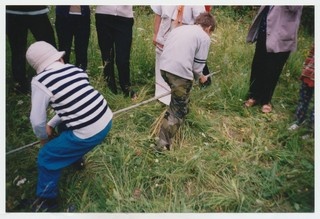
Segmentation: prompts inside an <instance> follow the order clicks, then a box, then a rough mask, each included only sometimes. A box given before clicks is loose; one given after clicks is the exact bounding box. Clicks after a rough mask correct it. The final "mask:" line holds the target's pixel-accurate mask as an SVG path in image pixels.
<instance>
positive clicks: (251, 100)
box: [244, 98, 256, 107]
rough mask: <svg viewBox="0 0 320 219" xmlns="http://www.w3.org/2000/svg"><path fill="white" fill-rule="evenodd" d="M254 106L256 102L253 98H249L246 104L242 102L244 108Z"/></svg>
mask: <svg viewBox="0 0 320 219" xmlns="http://www.w3.org/2000/svg"><path fill="white" fill-rule="evenodd" d="M255 104H256V100H255V99H253V98H249V99H248V100H247V101H246V102H244V106H245V107H252V106H254V105H255Z"/></svg>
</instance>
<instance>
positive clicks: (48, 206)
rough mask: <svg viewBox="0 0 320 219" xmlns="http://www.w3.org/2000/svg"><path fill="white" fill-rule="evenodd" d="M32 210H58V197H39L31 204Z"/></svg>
mask: <svg viewBox="0 0 320 219" xmlns="http://www.w3.org/2000/svg"><path fill="white" fill-rule="evenodd" d="M31 210H32V212H57V210H58V201H57V199H56V198H42V197H38V198H37V199H36V200H35V201H34V202H33V203H32V205H31Z"/></svg>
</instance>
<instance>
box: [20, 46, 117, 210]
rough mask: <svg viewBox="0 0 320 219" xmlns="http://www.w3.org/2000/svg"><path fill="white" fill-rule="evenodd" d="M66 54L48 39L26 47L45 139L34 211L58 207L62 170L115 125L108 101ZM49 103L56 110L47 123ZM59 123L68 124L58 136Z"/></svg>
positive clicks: (35, 114) (34, 116) (38, 126)
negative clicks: (69, 60)
mask: <svg viewBox="0 0 320 219" xmlns="http://www.w3.org/2000/svg"><path fill="white" fill-rule="evenodd" d="M64 54H65V52H64V51H62V52H59V51H57V50H56V49H55V48H54V47H53V46H51V45H50V44H48V43H46V42H44V41H38V42H36V43H33V44H32V45H31V46H30V47H29V48H28V50H27V53H26V58H27V61H28V63H29V64H30V65H31V66H32V67H33V68H34V69H35V70H36V72H37V75H36V76H34V78H33V79H32V82H31V89H32V93H31V101H32V107H31V113H30V121H31V125H32V128H33V131H34V133H35V135H36V136H37V137H38V138H39V139H40V144H41V145H42V148H41V149H40V151H39V154H38V161H37V162H38V163H37V164H38V182H37V192H36V195H37V199H36V201H35V202H34V203H33V206H32V207H33V210H34V211H43V210H45V209H46V210H47V211H52V210H54V209H55V208H56V207H57V197H58V181H59V178H60V175H61V170H62V169H63V168H64V167H67V166H69V165H71V164H74V163H76V162H77V161H79V160H81V159H82V157H83V156H84V155H85V154H86V153H87V152H89V151H90V150H91V149H93V148H94V147H95V146H96V145H98V144H100V143H101V142H102V141H103V140H104V138H105V137H106V135H107V134H108V132H109V131H110V129H111V125H112V111H111V109H110V108H109V106H108V103H107V101H106V100H105V99H104V97H103V96H102V95H101V94H100V93H99V92H98V91H97V90H95V89H94V88H93V87H92V86H91V85H90V83H89V78H88V75H87V73H86V72H85V71H84V70H83V69H80V68H78V67H76V66H74V65H70V64H65V63H64V62H63V59H62V57H63V55H64ZM49 105H50V106H51V108H52V109H53V110H54V112H55V114H56V115H55V116H54V117H53V118H52V119H51V120H49V121H48V123H47V108H48V106H49ZM55 127H64V130H63V131H62V132H61V133H60V134H59V136H57V137H55V138H53V137H54V128H55Z"/></svg>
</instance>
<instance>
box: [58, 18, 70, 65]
mask: <svg viewBox="0 0 320 219" xmlns="http://www.w3.org/2000/svg"><path fill="white" fill-rule="evenodd" d="M55 26H56V32H57V36H58V44H59V51H65V52H66V53H65V55H64V56H63V60H64V62H65V63H69V62H70V53H71V46H72V39H73V34H74V33H73V29H74V25H73V24H72V22H71V18H70V17H69V16H61V15H56V25H55Z"/></svg>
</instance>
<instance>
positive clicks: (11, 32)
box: [6, 14, 56, 85]
mask: <svg viewBox="0 0 320 219" xmlns="http://www.w3.org/2000/svg"><path fill="white" fill-rule="evenodd" d="M28 30H30V32H31V33H32V34H33V36H34V38H35V39H36V41H46V42H48V43H50V44H51V45H53V46H54V47H56V43H55V37H54V31H53V28H52V26H51V23H50V20H49V18H48V16H47V14H42V15H12V14H6V34H7V37H8V40H9V44H10V47H11V67H12V75H13V80H14V81H15V82H18V83H19V84H23V85H25V84H28V83H29V81H27V77H26V58H25V56H26V50H27V39H28Z"/></svg>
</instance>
